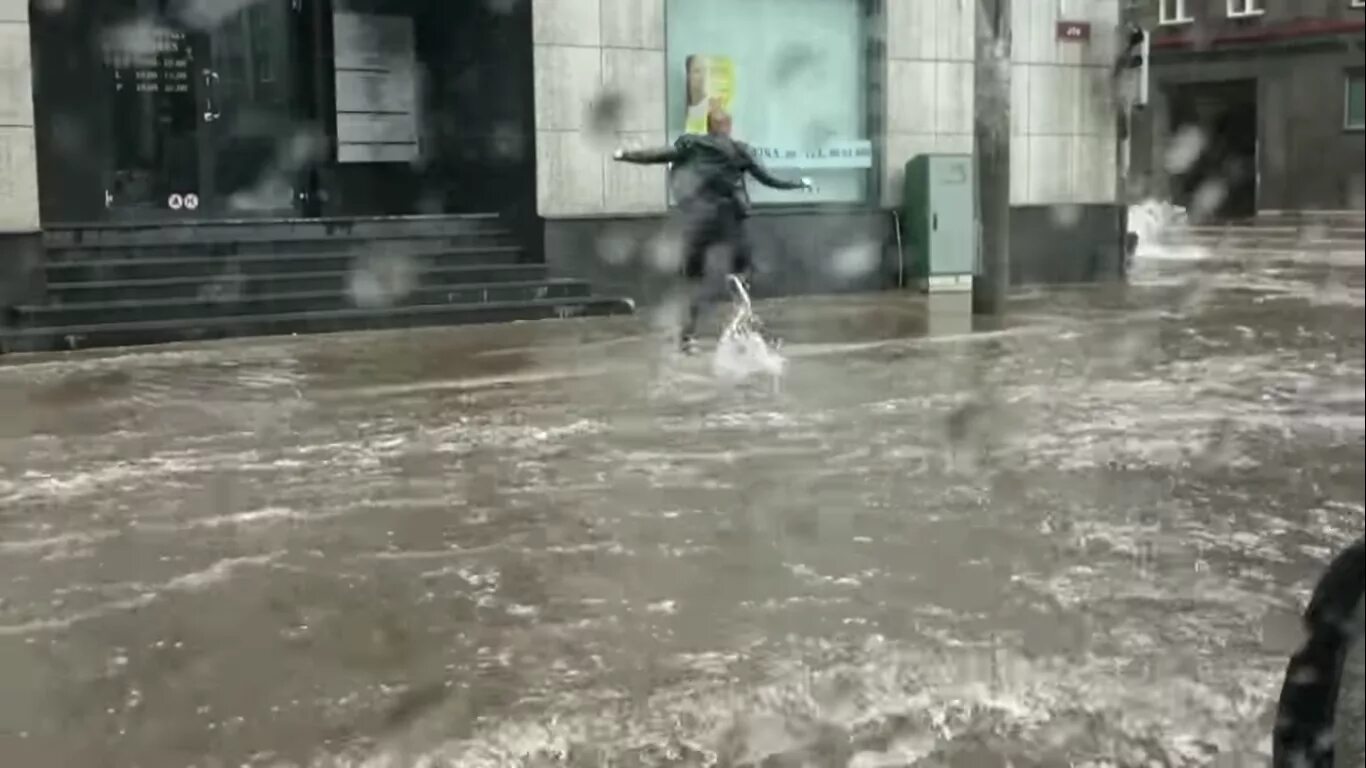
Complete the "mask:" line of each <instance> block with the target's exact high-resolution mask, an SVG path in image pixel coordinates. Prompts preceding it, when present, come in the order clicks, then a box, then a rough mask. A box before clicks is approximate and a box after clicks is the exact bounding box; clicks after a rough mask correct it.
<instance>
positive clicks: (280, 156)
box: [100, 0, 326, 220]
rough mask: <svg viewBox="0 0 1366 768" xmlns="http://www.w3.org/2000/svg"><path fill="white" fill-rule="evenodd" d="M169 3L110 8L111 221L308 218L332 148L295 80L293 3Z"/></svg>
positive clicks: (105, 41)
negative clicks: (319, 169) (323, 158)
mask: <svg viewBox="0 0 1366 768" xmlns="http://www.w3.org/2000/svg"><path fill="white" fill-rule="evenodd" d="M171 5H172V3H171V1H170V0H116V1H115V2H110V3H105V4H103V10H104V12H105V13H106V14H108V16H107V17H106V25H105V27H104V32H103V34H102V35H101V40H100V48H101V56H102V60H103V64H104V67H103V70H104V71H103V81H104V83H103V84H104V86H105V88H106V92H107V94H108V100H107V102H106V107H107V113H108V121H109V122H108V125H109V127H110V132H111V136H110V138H111V141H110V144H109V149H110V151H109V152H108V153H107V155H106V157H107V165H106V178H105V181H106V184H105V190H104V197H105V200H104V203H105V207H106V209H107V210H108V213H109V218H111V219H114V220H130V219H131V220H147V219H152V220H156V219H186V218H188V219H199V218H211V219H223V218H252V217H282V216H297V215H301V214H303V213H304V212H305V211H304V207H305V206H304V204H305V203H306V202H307V197H308V189H309V176H310V173H311V171H310V169H311V167H312V165H313V163H314V162H315V161H316V159H318V157H319V156H320V154H321V152H322V151H323V149H324V148H325V145H326V142H325V139H324V137H323V136H322V134H321V132H320V131H319V130H318V129H317V128H316V123H315V122H313V121H310V120H309V114H308V112H309V111H310V110H308V109H307V106H308V105H309V103H310V101H309V99H307V98H306V94H305V93H304V90H305V89H304V88H303V86H304V84H305V83H304V82H303V81H302V79H301V78H300V76H299V75H300V74H301V73H300V67H299V66H298V63H299V60H300V56H299V50H298V48H299V43H300V41H301V40H303V39H306V38H305V36H304V35H303V32H304V31H305V30H304V28H303V25H302V14H301V13H300V12H299V10H298V9H297V7H296V4H295V3H292V2H290V0H269V1H263V2H254V3H247V4H242V3H221V4H219V3H198V4H186V3H174V10H173V9H172V8H171V7H168V6H171ZM301 96H305V98H301Z"/></svg>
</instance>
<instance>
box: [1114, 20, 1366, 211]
mask: <svg viewBox="0 0 1366 768" xmlns="http://www.w3.org/2000/svg"><path fill="white" fill-rule="evenodd" d="M1169 7H1170V6H1169ZM1180 7H1181V8H1183V9H1184V12H1185V13H1186V14H1188V18H1185V19H1182V20H1181V21H1179V22H1176V23H1171V22H1168V23H1164V24H1157V23H1156V19H1149V20H1148V23H1149V24H1151V25H1152V28H1153V29H1154V30H1155V32H1154V37H1153V70H1152V80H1153V82H1152V103H1151V105H1150V108H1149V110H1148V112H1147V114H1146V116H1145V118H1144V119H1143V120H1142V121H1140V122H1139V123H1137V124H1136V126H1135V137H1134V138H1135V145H1134V161H1135V170H1136V171H1137V172H1139V173H1140V174H1142V175H1144V176H1145V177H1146V182H1147V183H1146V186H1147V189H1146V191H1147V192H1148V193H1150V194H1155V195H1157V196H1160V197H1166V198H1168V199H1171V200H1173V201H1175V202H1177V203H1179V204H1183V205H1187V206H1193V209H1194V210H1202V209H1204V208H1205V206H1203V205H1201V204H1200V203H1199V202H1198V199H1199V196H1200V192H1201V190H1209V189H1211V188H1215V189H1218V190H1219V191H1220V193H1221V194H1219V195H1218V196H1217V197H1216V198H1215V199H1214V200H1213V201H1212V202H1213V203H1214V204H1213V207H1212V208H1211V209H1210V210H1202V212H1203V213H1204V214H1205V215H1207V216H1209V217H1212V218H1222V219H1239V218H1244V217H1247V216H1251V215H1253V214H1255V213H1258V212H1267V211H1298V210H1336V211H1342V210H1355V211H1361V210H1362V209H1363V207H1366V174H1364V173H1363V170H1362V168H1363V164H1366V146H1364V145H1363V141H1362V130H1363V125H1362V119H1361V114H1362V106H1361V103H1362V96H1361V82H1362V57H1363V49H1364V48H1366V39H1364V38H1363V32H1364V31H1366V23H1363V11H1362V9H1361V8H1360V7H1358V6H1353V5H1351V4H1350V3H1349V2H1348V0H1306V1H1305V2H1271V3H1266V4H1265V5H1264V6H1262V7H1263V8H1264V10H1263V11H1262V12H1259V13H1255V14H1245V15H1243V16H1238V17H1230V16H1229V14H1228V10H1227V8H1228V7H1229V6H1227V5H1226V3H1225V2H1224V0H1209V2H1196V1H1195V0H1190V1H1189V2H1185V3H1183V4H1181V5H1180ZM1192 135H1195V136H1198V137H1200V142H1199V143H1200V146H1201V151H1200V152H1199V153H1198V154H1195V155H1192V156H1191V157H1189V158H1185V159H1186V160H1188V161H1189V162H1185V161H1183V160H1182V158H1183V156H1184V155H1185V154H1187V153H1186V152H1185V151H1184V150H1185V149H1187V148H1189V147H1188V146H1186V145H1188V144H1189V143H1190V142H1188V141H1186V140H1185V139H1186V137H1189V136H1192Z"/></svg>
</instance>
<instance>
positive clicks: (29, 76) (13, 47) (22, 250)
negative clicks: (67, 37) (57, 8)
mask: <svg viewBox="0 0 1366 768" xmlns="http://www.w3.org/2000/svg"><path fill="white" fill-rule="evenodd" d="M34 142H35V138H34V133H33V66H32V55H31V51H30V48H29V29H28V0H0V313H4V311H5V308H6V307H8V306H12V305H13V304H15V303H19V302H22V301H25V300H27V299H29V298H31V295H32V293H33V292H34V288H33V281H32V279H31V278H32V277H33V276H34V275H35V274H36V273H37V265H38V264H39V256H40V253H41V239H40V235H39V221H38V162H37V157H38V155H37V150H36V147H35V143H34ZM6 320H7V317H6V316H5V315H3V314H0V328H2V327H3V326H4V325H5V323H6Z"/></svg>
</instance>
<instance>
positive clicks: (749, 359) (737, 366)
mask: <svg viewBox="0 0 1366 768" xmlns="http://www.w3.org/2000/svg"><path fill="white" fill-rule="evenodd" d="M727 280H728V282H729V285H730V289H731V291H732V292H733V294H734V296H735V315H734V316H733V317H732V318H731V320H730V323H728V324H727V325H726V329H725V330H724V331H722V333H721V340H720V341H719V342H718V343H717V345H716V353H715V355H713V357H712V373H713V374H714V375H715V376H716V377H717V378H719V379H725V380H727V381H736V382H738V381H744V380H747V379H750V378H752V377H755V376H768V377H769V378H770V380H771V381H772V382H773V386H774V389H777V387H778V384H779V382H780V381H781V380H782V376H783V372H784V370H785V369H786V368H787V360H786V358H784V357H783V356H782V355H781V354H780V353H779V352H778V350H777V345H776V344H770V343H769V341H768V340H767V339H765V338H764V333H763V325H762V323H760V321H759V318H758V316H756V315H755V314H754V306H753V304H752V302H751V301H750V298H749V291H747V290H746V289H745V284H744V282H743V281H742V280H740V278H738V277H736V276H735V275H731V276H729V278H727Z"/></svg>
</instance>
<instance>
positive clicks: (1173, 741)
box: [368, 637, 1277, 768]
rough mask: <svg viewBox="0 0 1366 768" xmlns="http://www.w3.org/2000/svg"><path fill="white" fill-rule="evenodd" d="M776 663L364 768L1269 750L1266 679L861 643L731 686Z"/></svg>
mask: <svg viewBox="0 0 1366 768" xmlns="http://www.w3.org/2000/svg"><path fill="white" fill-rule="evenodd" d="M774 650H775V649H773V648H758V647H756V648H754V649H751V651H750V652H746V653H732V654H716V653H708V654H696V655H690V656H686V657H683V656H680V657H679V658H677V659H675V661H676V662H677V663H680V664H685V665H687V667H688V668H689V669H690V671H691V672H692V673H694V675H700V676H703V677H705V678H706V679H707V680H708V681H709V682H705V683H700V684H699V683H697V682H692V683H690V684H689V685H687V686H685V687H674V688H665V689H658V690H655V691H653V692H652V693H651V694H649V695H648V697H647V698H646V699H645V700H642V701H633V700H630V699H627V698H622V697H621V696H620V695H614V694H613V693H612V692H610V691H596V692H594V691H585V692H582V693H580V694H577V695H574V696H562V697H561V698H560V700H558V701H557V702H556V703H555V704H553V705H552V707H551V711H550V712H547V713H546V714H545V715H544V716H543V717H539V718H537V719H535V720H521V719H510V720H503V721H500V722H496V723H495V722H489V723H486V724H485V726H484V727H483V728H481V729H480V730H479V732H478V733H477V734H476V735H474V736H473V737H471V738H468V739H463V740H457V741H452V742H446V743H443V744H440V745H431V744H423V743H422V738H421V736H420V735H418V734H420V733H423V731H422V730H421V729H414V730H413V732H412V734H410V735H409V736H406V737H405V736H403V735H400V736H396V737H395V738H393V739H391V740H390V742H389V743H388V744H386V745H384V746H383V747H382V748H380V749H379V750H378V751H377V752H376V753H372V754H370V755H369V759H371V760H374V761H375V762H373V763H368V764H371V765H383V764H386V763H385V760H386V759H393V760H397V761H398V762H397V763H396V764H402V765H425V764H437V765H439V764H453V765H460V766H462V768H505V767H506V766H517V765H521V766H536V767H537V768H554V767H556V766H574V768H578V766H584V765H616V764H622V765H658V766H665V765H668V766H722V765H760V764H764V765H767V764H769V763H768V762H765V761H773V763H772V764H775V765H777V764H781V765H789V764H790V765H840V766H846V765H850V766H893V765H894V766H922V765H923V766H927V767H928V766H937V765H942V764H944V762H945V761H948V762H949V764H959V763H958V761H959V760H962V759H969V760H970V759H971V758H970V755H971V754H974V753H977V754H979V755H985V754H987V753H990V754H992V755H994V756H995V757H996V759H997V760H998V761H999V760H1005V761H1006V762H1007V763H1009V762H1016V763H1023V764H1043V765H1053V764H1068V765H1086V764H1093V765H1097V766H1100V765H1112V764H1116V763H1118V764H1121V765H1146V764H1160V765H1168V766H1180V767H1184V766H1204V765H1208V764H1209V763H1210V762H1211V761H1212V760H1213V759H1214V758H1215V756H1216V755H1223V756H1226V757H1229V756H1238V755H1241V756H1242V757H1244V758H1248V759H1253V760H1265V759H1266V757H1268V753H1269V742H1267V740H1265V739H1264V738H1262V736H1261V733H1262V730H1263V729H1262V724H1261V723H1260V720H1261V719H1262V716H1263V715H1264V714H1265V713H1266V711H1267V710H1268V708H1269V707H1270V705H1271V703H1272V697H1273V694H1274V691H1275V687H1276V682H1277V680H1276V671H1275V670H1274V669H1270V668H1265V669H1264V668H1256V669H1250V668H1241V669H1236V670H1234V669H1229V670H1227V673H1224V674H1210V675H1205V676H1202V677H1201V678H1199V679H1196V678H1180V677H1173V678H1170V679H1166V680H1163V681H1161V682H1154V681H1153V680H1151V679H1138V678H1135V677H1133V676H1132V675H1131V674H1130V673H1127V672H1126V671H1124V670H1122V669H1120V668H1117V667H1115V666H1114V665H1113V664H1112V663H1111V662H1110V661H1108V660H1106V659H1104V658H1100V657H1096V656H1081V657H1078V658H1076V659H1073V660H1071V661H1063V660H1050V661H1036V660H1031V659H1028V658H1026V657H1024V656H1021V655H1019V654H1017V653H1014V652H1011V651H1009V650H1007V649H1001V648H995V649H991V648H960V649H956V650H946V651H926V650H924V649H916V650H912V649H909V648H907V647H904V646H901V645H899V644H895V643H890V642H886V641H882V640H880V639H878V638H876V637H874V638H872V639H871V640H869V641H867V642H865V643H863V644H862V645H861V646H847V645H846V646H841V645H839V644H837V643H832V642H828V641H808V642H806V643H804V644H799V645H798V646H796V647H789V648H787V649H786V654H784V655H779V656H771V655H770V656H769V657H768V658H766V659H765V661H764V663H763V665H762V666H763V668H764V670H765V677H766V679H768V680H770V681H771V682H769V683H766V684H760V685H743V684H740V683H737V682H735V681H734V674H735V670H736V669H737V668H739V667H741V666H746V665H748V666H753V657H754V654H756V653H759V654H765V653H766V654H772V653H773V652H774ZM424 761H430V762H424ZM993 764H994V763H993Z"/></svg>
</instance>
